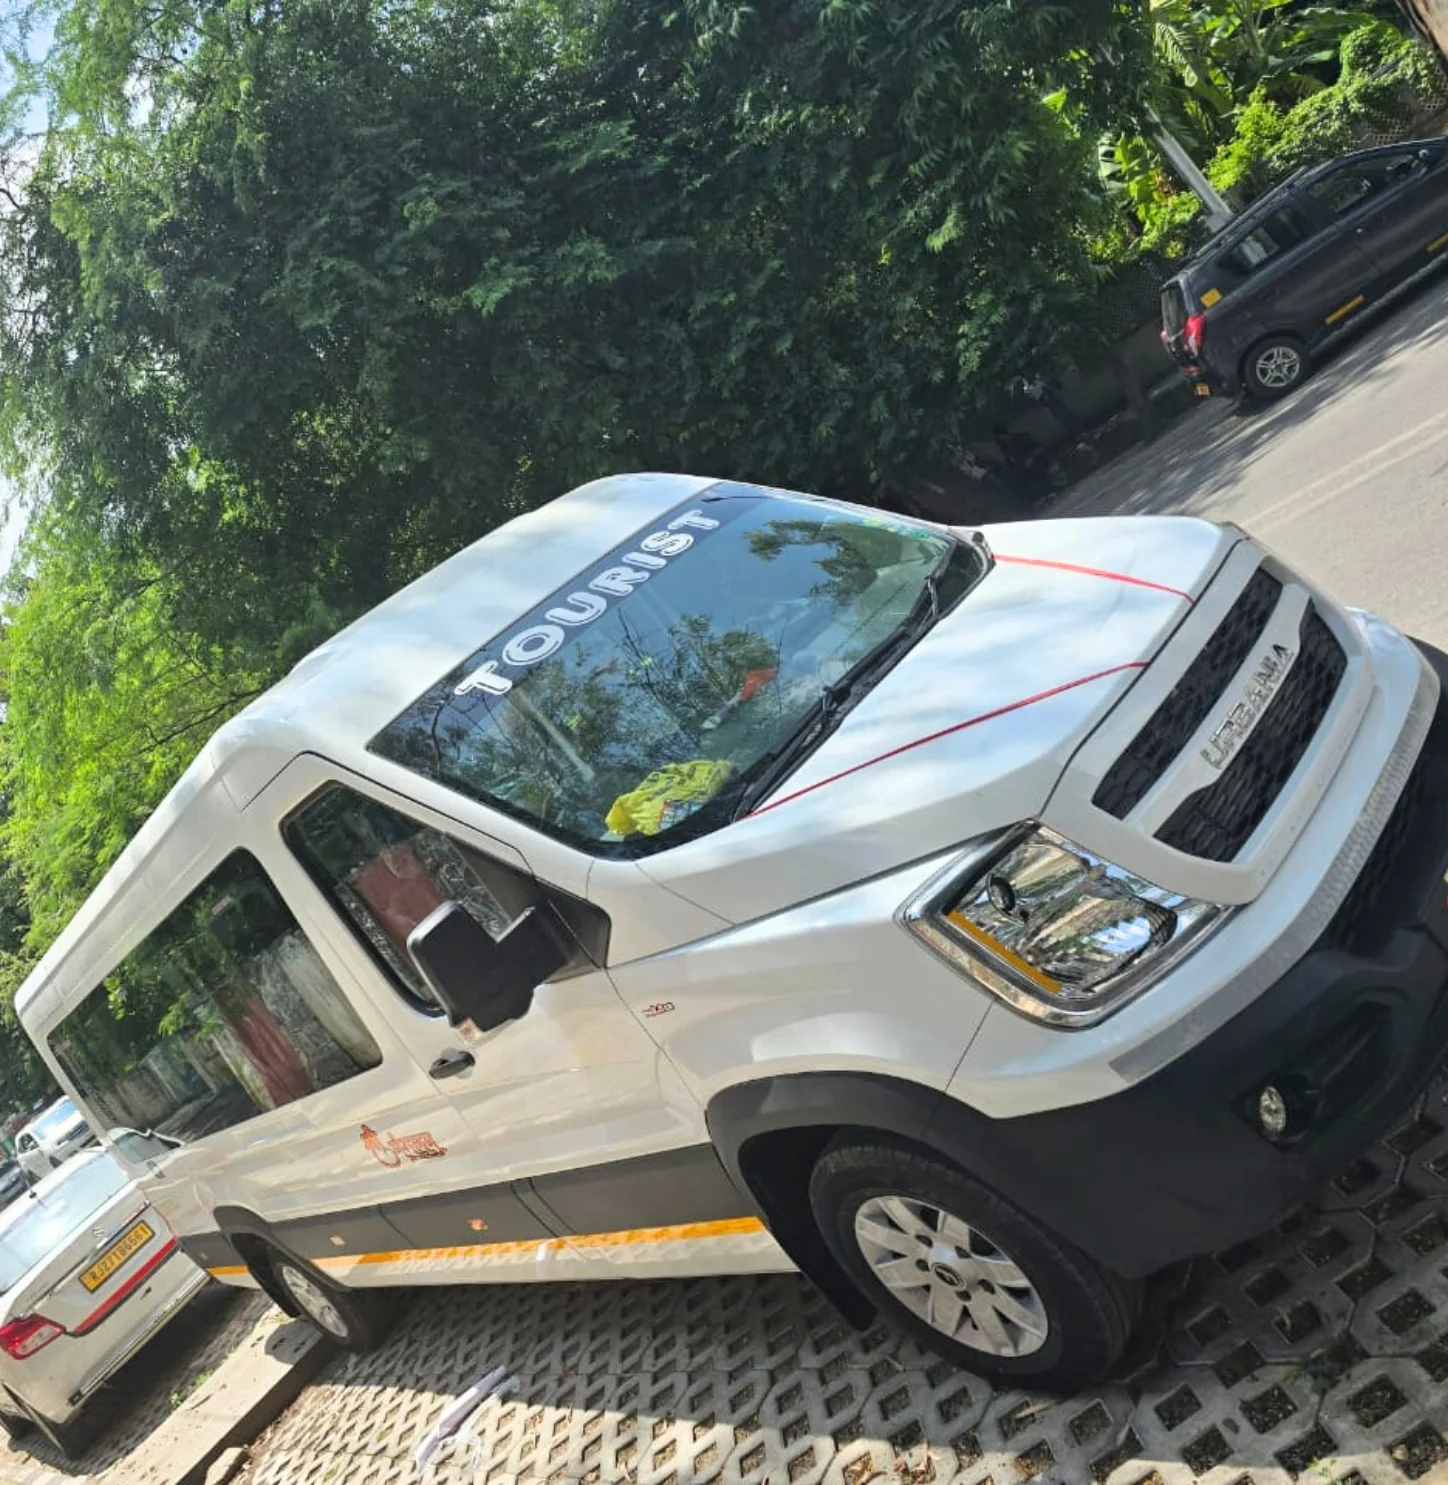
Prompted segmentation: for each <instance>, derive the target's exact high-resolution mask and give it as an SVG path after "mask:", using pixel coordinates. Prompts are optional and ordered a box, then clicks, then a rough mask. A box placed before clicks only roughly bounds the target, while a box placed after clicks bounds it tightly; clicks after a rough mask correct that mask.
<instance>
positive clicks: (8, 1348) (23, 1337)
mask: <svg viewBox="0 0 1448 1485" xmlns="http://www.w3.org/2000/svg"><path fill="white" fill-rule="evenodd" d="M64 1334H65V1327H64V1326H63V1325H57V1324H56V1323H55V1321H54V1320H47V1319H46V1318H45V1316H44V1315H17V1316H16V1317H15V1318H14V1319H13V1320H7V1321H6V1322H5V1324H4V1325H0V1348H3V1349H4V1351H5V1353H6V1355H7V1356H13V1357H14V1358H15V1359H16V1361H24V1360H25V1358H26V1357H27V1356H34V1355H35V1353H36V1352H37V1351H43V1350H44V1349H45V1347H46V1346H48V1345H49V1344H50V1343H51V1342H52V1341H53V1340H54V1339H55V1338H56V1336H58V1335H64Z"/></svg>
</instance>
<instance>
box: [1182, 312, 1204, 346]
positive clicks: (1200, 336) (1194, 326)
mask: <svg viewBox="0 0 1448 1485" xmlns="http://www.w3.org/2000/svg"><path fill="white" fill-rule="evenodd" d="M1206 334H1207V319H1206V316H1205V315H1188V316H1187V322H1186V324H1185V325H1183V326H1182V339H1183V341H1185V342H1186V347H1187V349H1188V350H1189V351H1190V352H1191V353H1192V355H1194V356H1200V355H1201V353H1202V341H1203V340H1205V339H1206Z"/></svg>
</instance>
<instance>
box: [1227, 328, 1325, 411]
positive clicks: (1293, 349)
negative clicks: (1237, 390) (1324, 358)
mask: <svg viewBox="0 0 1448 1485" xmlns="http://www.w3.org/2000/svg"><path fill="white" fill-rule="evenodd" d="M1311 370H1312V358H1311V356H1310V355H1309V354H1308V350H1307V347H1306V346H1305V345H1303V343H1302V342H1301V341H1300V340H1298V339H1297V337H1296V336H1295V335H1269V336H1267V337H1266V338H1265V339H1263V340H1259V341H1258V342H1257V344H1256V345H1254V346H1253V347H1252V349H1251V350H1250V351H1248V352H1247V354H1246V355H1245V356H1243V357H1242V384H1243V385H1244V386H1245V387H1246V388H1247V391H1248V394H1249V395H1250V396H1252V397H1254V398H1255V399H1256V400H1257V401H1258V402H1276V401H1277V399H1278V398H1279V397H1285V396H1286V395H1287V394H1288V393H1289V392H1292V391H1295V390H1296V389H1297V388H1298V387H1300V386H1301V385H1302V383H1303V382H1304V381H1306V380H1307V374H1308V372H1309V371H1311Z"/></svg>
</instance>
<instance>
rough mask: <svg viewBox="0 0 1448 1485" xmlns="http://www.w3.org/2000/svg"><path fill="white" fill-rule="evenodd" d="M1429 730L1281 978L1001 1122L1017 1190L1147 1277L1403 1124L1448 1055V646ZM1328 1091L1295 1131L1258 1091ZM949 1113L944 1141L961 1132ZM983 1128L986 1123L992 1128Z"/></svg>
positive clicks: (1105, 1255) (1244, 1224)
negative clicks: (1079, 1090)
mask: <svg viewBox="0 0 1448 1485" xmlns="http://www.w3.org/2000/svg"><path fill="white" fill-rule="evenodd" d="M1425 653H1426V654H1427V658H1428V660H1429V662H1430V664H1432V665H1433V667H1434V669H1435V670H1436V671H1437V673H1438V675H1439V678H1440V680H1441V681H1442V682H1443V686H1444V690H1443V693H1442V695H1441V696H1440V699H1439V702H1438V708H1437V712H1436V714H1435V716H1434V720H1433V723H1432V727H1431V729H1430V731H1429V733H1428V737H1427V740H1426V742H1425V743H1424V746H1423V748H1422V751H1421V753H1420V754H1419V757H1418V761H1417V763H1416V764H1415V765H1414V768H1413V772H1412V774H1411V776H1410V778H1409V781H1408V784H1407V785H1406V787H1405V788H1404V791H1403V793H1402V795H1401V796H1400V798H1399V800H1398V803H1397V805H1396V806H1395V808H1394V810H1393V812H1392V814H1391V816H1390V817H1389V820H1388V823H1387V825H1386V826H1385V828H1384V830H1383V832H1382V834H1381V836H1380V837H1379V840H1378V842H1377V844H1376V846H1375V847H1374V849H1373V852H1372V854H1371V856H1370V857H1369V858H1368V861H1367V864H1366V865H1365V867H1364V868H1363V870H1362V871H1361V873H1360V874H1359V876H1358V878H1357V881H1356V883H1355V884H1354V886H1353V888H1352V889H1351V891H1350V892H1349V894H1348V896H1347V898H1346V900H1345V901H1344V902H1343V903H1342V905H1341V906H1340V907H1339V909H1338V910H1337V912H1336V913H1335V915H1334V916H1333V919H1332V921H1331V922H1330V923H1329V925H1328V927H1327V928H1326V930H1325V931H1324V932H1323V933H1322V934H1321V935H1320V936H1319V937H1318V939H1317V941H1316V942H1315V943H1314V944H1313V945H1312V947H1311V948H1310V949H1309V950H1308V952H1307V953H1306V954H1305V955H1303V957H1302V958H1300V959H1299V960H1298V961H1297V962H1296V963H1295V964H1294V965H1293V966H1292V967H1291V968H1290V969H1288V970H1287V971H1286V973H1284V974H1283V975H1282V976H1281V977H1280V978H1279V979H1278V980H1277V981H1276V983H1275V984H1273V985H1272V986H1271V987H1270V988H1269V989H1268V990H1266V991H1265V992H1264V993H1263V994H1261V995H1260V996H1258V997H1257V998H1256V999H1254V1000H1253V1001H1252V1003H1251V1004H1250V1005H1249V1006H1248V1007H1247V1008H1246V1009H1244V1010H1242V1011H1241V1012H1239V1013H1238V1014H1237V1015H1236V1016H1235V1017H1233V1018H1232V1019H1231V1020H1230V1021H1228V1022H1227V1023H1226V1024H1225V1025H1224V1026H1222V1027H1221V1028H1220V1029H1219V1030H1217V1031H1216V1032H1215V1033H1213V1034H1212V1035H1210V1036H1208V1037H1206V1038H1205V1039H1204V1040H1203V1041H1201V1042H1199V1043H1198V1044H1197V1045H1196V1046H1194V1047H1193V1048H1192V1049H1191V1050H1190V1051H1188V1052H1186V1053H1185V1054H1183V1055H1182V1056H1180V1057H1178V1058H1177V1059H1176V1060H1174V1061H1173V1062H1171V1063H1170V1064H1169V1065H1168V1066H1166V1067H1165V1068H1163V1069H1162V1070H1161V1071H1160V1072H1158V1073H1156V1074H1154V1075H1153V1076H1151V1077H1148V1078H1146V1079H1144V1080H1143V1081H1142V1082H1140V1083H1138V1084H1136V1085H1135V1086H1133V1087H1132V1088H1130V1089H1128V1090H1126V1091H1124V1092H1122V1093H1118V1094H1115V1095H1112V1096H1110V1097H1107V1098H1102V1099H1098V1100H1095V1101H1093V1102H1090V1103H1085V1104H1077V1105H1073V1106H1070V1107H1065V1108H1058V1109H1052V1110H1048V1111H1045V1112H1042V1113H1036V1114H1029V1115H1023V1116H1021V1117H1017V1118H1008V1119H1000V1120H993V1121H991V1127H990V1148H991V1154H992V1164H993V1166H994V1167H995V1169H996V1171H998V1172H1000V1173H1001V1175H1002V1176H1003V1177H1005V1179H1003V1180H998V1181H997V1184H999V1185H1001V1186H1002V1187H1003V1189H1005V1188H1009V1189H1005V1194H1006V1195H1008V1196H1010V1197H1011V1198H1012V1199H1013V1200H1015V1201H1017V1202H1018V1203H1019V1204H1020V1205H1022V1206H1024V1207H1025V1208H1026V1209H1027V1210H1029V1211H1031V1212H1033V1213H1034V1214H1035V1215H1036V1216H1037V1217H1039V1218H1040V1219H1041V1220H1043V1221H1045V1222H1047V1223H1049V1224H1050V1225H1051V1226H1052V1227H1054V1228H1055V1229H1056V1230H1057V1231H1059V1232H1060V1233H1061V1234H1062V1235H1063V1236H1065V1237H1067V1238H1069V1239H1070V1240H1071V1241H1072V1242H1074V1243H1076V1244H1077V1245H1078V1246H1079V1247H1081V1248H1083V1249H1085V1250H1086V1251H1087V1252H1088V1253H1090V1254H1091V1255H1092V1256H1093V1257H1095V1258H1097V1259H1098V1260H1099V1261H1100V1262H1102V1263H1103V1264H1105V1265H1106V1266H1107V1267H1109V1268H1112V1269H1114V1270H1115V1271H1116V1272H1118V1273H1121V1274H1125V1275H1128V1276H1138V1275H1144V1274H1147V1273H1150V1272H1152V1271H1153V1270H1155V1269H1158V1268H1161V1267H1162V1266H1164V1265H1166V1264H1168V1263H1172V1262H1175V1261H1177V1260H1179V1259H1182V1258H1186V1257H1190V1256H1194V1255H1196V1254H1200V1253H1205V1252H1210V1251H1213V1250H1215V1249H1218V1248H1222V1247H1225V1246H1228V1245H1229V1244H1231V1243H1234V1242H1237V1241H1239V1240H1240V1239H1243V1238H1246V1237H1250V1236H1254V1235H1256V1234H1258V1233H1260V1232H1262V1231H1263V1230H1265V1229H1266V1228H1268V1227H1270V1226H1271V1225H1272V1224H1273V1223H1275V1222H1277V1221H1279V1220H1280V1219H1281V1218H1283V1217H1285V1216H1286V1215H1288V1214H1289V1213H1290V1212H1292V1211H1293V1210H1294V1209H1295V1208H1296V1207H1298V1206H1300V1205H1301V1204H1302V1203H1303V1202H1304V1201H1305V1200H1306V1199H1307V1198H1308V1197H1310V1196H1311V1195H1313V1194H1314V1192H1315V1191H1317V1190H1318V1189H1320V1188H1321V1187H1322V1186H1323V1185H1325V1184H1326V1182H1327V1181H1329V1180H1330V1179H1331V1178H1332V1177H1333V1176H1334V1175H1336V1174H1338V1173H1339V1171H1341V1170H1342V1169H1343V1168H1344V1167H1345V1166H1346V1165H1347V1164H1349V1163H1350V1162H1351V1161H1352V1160H1353V1159H1354V1158H1355V1157H1356V1156H1358V1155H1360V1154H1361V1153H1362V1152H1363V1151H1364V1150H1365V1149H1367V1148H1368V1147H1369V1146H1370V1145H1371V1144H1372V1143H1373V1142H1374V1141H1376V1140H1378V1139H1380V1138H1381V1137H1383V1136H1384V1135H1385V1134H1387V1133H1389V1132H1390V1131H1391V1129H1392V1128H1393V1126H1394V1124H1395V1123H1396V1122H1397V1121H1399V1120H1401V1118H1402V1117H1403V1116H1404V1114H1405V1113H1406V1112H1407V1111H1408V1110H1409V1109H1410V1108H1411V1106H1412V1104H1413V1102H1414V1101H1415V1099H1416V1098H1417V1097H1418V1096H1419V1095H1420V1094H1421V1093H1422V1092H1423V1090H1424V1089H1425V1088H1426V1087H1427V1085H1428V1084H1429V1083H1430V1082H1431V1081H1432V1078H1433V1075H1434V1073H1435V1072H1436V1071H1437V1070H1438V1068H1439V1067H1440V1065H1441V1064H1442V1063H1443V1062H1444V1059H1445V1052H1448V905H1445V891H1448V888H1445V870H1448V656H1443V655H1441V654H1439V653H1437V652H1435V651H1425ZM1267 1082H1273V1083H1276V1084H1279V1085H1281V1084H1283V1083H1284V1082H1286V1083H1288V1084H1289V1085H1293V1086H1298V1087H1310V1088H1312V1089H1314V1090H1315V1091H1316V1092H1317V1094H1318V1095H1319V1098H1318V1100H1317V1114H1316V1117H1315V1118H1314V1119H1313V1120H1312V1122H1311V1123H1309V1124H1308V1125H1307V1126H1306V1127H1305V1128H1304V1129H1303V1130H1302V1132H1301V1133H1300V1134H1299V1135H1297V1136H1296V1137H1294V1138H1293V1139H1291V1140H1289V1141H1286V1142H1284V1143H1282V1144H1278V1145H1274V1144H1272V1143H1270V1142H1269V1141H1268V1140H1267V1139H1266V1138H1265V1137H1264V1136H1263V1135H1262V1134H1261V1133H1260V1131H1259V1130H1258V1128H1257V1126H1256V1122H1255V1107H1256V1100H1257V1094H1258V1091H1259V1090H1260V1089H1261V1087H1262V1086H1263V1084H1264V1083H1267ZM949 1122H950V1117H949V1115H948V1114H947V1115H946V1116H945V1118H944V1120H940V1119H939V1116H938V1123H937V1138H938V1139H940V1140H941V1142H942V1143H946V1142H948V1140H949V1133H948V1130H947V1129H946V1128H945V1127H943V1126H944V1125H948V1124H949ZM976 1138H977V1139H978V1138H979V1136H978V1135H977V1136H976Z"/></svg>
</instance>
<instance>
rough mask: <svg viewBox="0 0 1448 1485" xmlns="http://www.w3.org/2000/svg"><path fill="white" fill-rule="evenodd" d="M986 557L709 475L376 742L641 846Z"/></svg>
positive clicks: (581, 837)
mask: <svg viewBox="0 0 1448 1485" xmlns="http://www.w3.org/2000/svg"><path fill="white" fill-rule="evenodd" d="M985 565H986V559H985V557H984V556H983V554H982V553H980V552H979V551H977V550H976V549H975V548H973V547H971V546H970V545H969V544H967V543H962V542H959V541H957V540H956V539H955V538H954V537H952V536H950V535H949V534H947V533H946V532H944V531H941V530H940V529H939V528H936V527H931V526H926V525H924V524H921V523H917V522H913V521H909V520H904V519H897V518H895V517H892V516H887V515H883V514H875V513H868V514H867V513H865V512H857V511H853V510H850V509H849V508H847V507H841V506H837V505H834V504H832V503H830V502H827V501H821V500H812V499H809V498H807V497H803V496H786V495H776V494H773V493H768V492H765V491H763V490H759V489H755V488H753V487H750V486H740V485H735V486H730V485H715V486H712V487H710V489H709V490H707V491H705V492H704V494H703V495H701V496H699V497H697V498H696V499H695V501H694V502H693V503H691V504H689V505H687V506H681V507H679V508H678V509H676V510H674V511H670V512H667V513H666V514H665V515H663V516H661V517H660V518H659V520H658V522H657V523H656V524H655V525H654V526H652V527H650V528H649V529H646V530H644V531H641V532H639V533H637V534H636V535H635V536H634V537H633V538H631V539H630V541H628V542H626V543H625V544H624V545H622V546H621V547H619V548H617V549H616V550H615V551H613V552H611V553H609V554H608V555H607V556H605V557H603V558H601V559H600V560H599V562H598V563H597V564H596V565H595V566H594V567H592V568H590V569H588V570H587V571H585V572H583V573H581V574H580V575H579V576H578V578H576V579H575V580H574V581H573V582H572V583H570V584H568V585H567V587H565V588H564V589H561V590H560V591H559V592H558V593H555V594H554V595H553V596H552V597H551V598H549V599H546V600H545V601H544V602H543V603H542V604H540V605H539V606H538V607H537V608H536V609H535V610H534V611H533V612H531V613H529V614H525V615H523V616H522V617H521V618H520V619H518V620H517V622H516V623H514V624H513V625H512V626H510V627H509V629H508V630H507V631H505V632H504V633H503V634H501V635H499V636H498V637H497V638H495V639H493V640H492V641H490V642H489V643H488V644H487V645H485V646H484V647H483V648H482V649H480V650H478V651H477V652H476V653H475V654H474V655H472V656H471V657H470V658H469V659H468V660H467V661H466V662H464V664H463V665H461V666H459V667H458V668H457V670H456V671H454V672H453V673H452V674H450V675H448V676H446V677H444V679H443V680H441V681H440V682H438V684H437V685H435V686H433V687H432V688H431V689H429V690H428V691H427V692H426V693H425V694H424V695H423V696H422V697H420V698H419V699H418V700H417V701H416V702H415V703H414V704H413V705H412V706H410V707H409V708H408V709H407V710H406V711H405V712H404V713H403V714H402V715H401V716H400V717H398V718H397V719H396V720H395V721H394V722H392V723H391V724H390V725H389V726H388V727H387V728H385V729H384V730H383V731H382V733H380V734H379V735H378V736H377V737H376V738H374V739H373V741H372V744H371V747H372V750H373V751H374V752H376V753H378V754H380V755H381V756H383V757H386V758H390V759H392V760H394V761H395V762H398V763H401V764H402V765H403V766H405V767H407V768H409V769H412V770H414V771H416V772H419V773H423V774H425V775H427V776H428V777H430V778H434V779H436V780H438V781H439V782H441V783H444V784H446V785H448V786H449V787H451V788H454V789H457V790H458V791H459V792H461V793H463V794H467V795H469V796H471V797H473V798H475V799H479V800H482V801H484V802H486V803H489V804H493V805H495V806H497V807H499V808H501V809H504V810H507V811H509V812H511V813H514V814H517V815H519V816H521V817H523V818H524V819H526V820H528V821H529V822H530V823H532V824H536V825H539V826H541V827H542V828H544V829H546V830H547V831H549V832H550V833H551V834H554V835H557V836H560V837H562V838H564V839H567V840H569V841H572V842H574V843H576V844H579V845H581V846H583V847H584V848H585V849H588V850H591V851H594V852H595V853H596V854H603V855H623V856H634V855H642V854H645V853H647V852H648V851H651V850H656V849H661V848H662V847H664V846H666V845H672V844H674V843H675V842H676V841H678V840H680V839H684V838H686V837H687V836H692V835H696V834H701V833H703V832H704V831H706V830H710V829H716V828H718V827H719V826H720V825H723V824H725V823H727V822H728V821H729V820H730V819H731V818H733V814H734V811H735V810H736V809H737V808H738V807H740V806H741V804H742V803H743V802H744V801H745V800H746V798H747V794H748V790H749V788H750V785H751V782H752V781H753V780H755V779H756V778H757V777H758V776H759V774H760V771H761V770H762V769H766V768H769V767H770V766H771V765H772V763H774V762H775V761H777V760H778V759H779V758H780V757H781V756H782V755H783V754H784V753H786V752H788V751H789V750H790V748H791V747H792V746H793V740H794V739H796V737H797V735H798V734H799V732H800V729H801V728H802V727H808V726H810V725H811V719H812V718H814V717H817V716H819V715H820V713H821V712H822V711H824V710H829V709H830V706H831V704H832V702H833V701H835V700H839V701H840V702H841V705H843V698H842V697H839V696H838V694H837V692H836V691H835V690H834V689H833V688H840V689H842V690H851V688H853V686H854V684H855V681H856V679H857V678H856V676H855V675H854V672H855V671H856V670H857V669H861V668H868V667H869V665H870V664H871V663H873V657H874V654H875V652H877V651H879V650H880V649H881V647H882V646H885V647H887V648H893V646H894V643H895V636H897V635H906V634H907V632H910V631H912V626H914V625H916V624H917V621H918V620H919V618H920V616H921V614H922V612H927V613H928V614H933V613H934V612H936V611H938V609H939V608H942V607H944V606H948V604H949V602H951V601H953V600H954V599H955V598H957V597H959V595H960V593H962V592H963V591H965V589H966V588H968V587H969V586H970V585H972V584H973V583H974V582H975V581H976V580H977V579H978V578H979V577H980V575H981V573H982V572H983V571H984V570H985ZM862 662H863V666H862ZM875 678H876V677H875V676H873V675H872V676H871V677H870V680H871V681H873V679H875ZM841 683H843V686H842V685H841ZM851 694H853V691H852V693H851ZM817 732H818V735H820V736H822V735H823V730H822V728H821V729H817ZM811 736H812V738H813V737H814V736H815V734H814V733H812V734H811Z"/></svg>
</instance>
